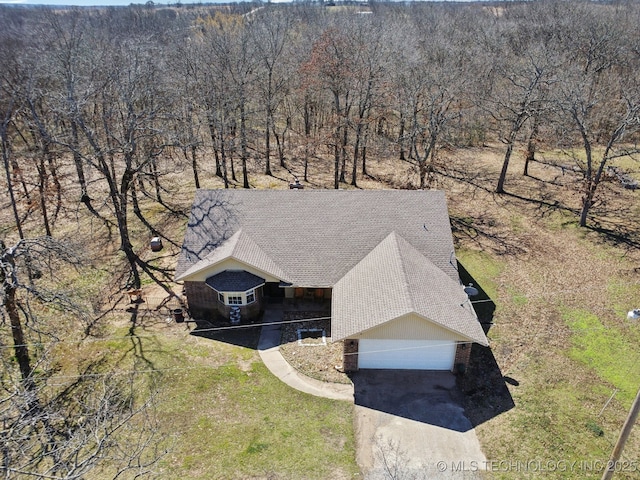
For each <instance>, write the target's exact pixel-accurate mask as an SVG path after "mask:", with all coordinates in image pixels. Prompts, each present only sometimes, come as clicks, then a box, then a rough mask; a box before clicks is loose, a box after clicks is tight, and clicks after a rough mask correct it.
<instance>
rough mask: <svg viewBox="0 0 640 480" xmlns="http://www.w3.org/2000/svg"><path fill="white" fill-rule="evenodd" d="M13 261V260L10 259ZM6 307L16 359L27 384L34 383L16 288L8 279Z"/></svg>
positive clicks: (6, 282)
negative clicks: (17, 303)
mask: <svg viewBox="0 0 640 480" xmlns="http://www.w3.org/2000/svg"><path fill="white" fill-rule="evenodd" d="M10 261H12V260H10ZM4 293H5V300H4V302H5V308H6V310H7V315H8V317H9V320H10V322H11V335H12V337H13V351H14V353H15V355H16V361H17V362H18V366H19V367H20V375H21V376H22V380H23V382H24V383H25V385H33V383H32V381H31V374H32V373H33V370H32V368H31V357H30V356H29V350H28V348H27V342H26V340H25V338H24V331H23V330H22V322H20V315H19V313H18V307H17V305H16V289H15V287H14V286H13V285H11V284H10V283H9V282H8V281H7V280H6V279H5V282H4Z"/></svg>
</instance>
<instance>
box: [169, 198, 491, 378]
mask: <svg viewBox="0 0 640 480" xmlns="http://www.w3.org/2000/svg"><path fill="white" fill-rule="evenodd" d="M176 280H177V281H183V282H184V289H185V294H186V297H187V302H188V306H189V310H190V312H191V315H192V316H194V317H195V318H198V317H207V316H208V317H212V316H223V317H226V318H231V319H235V320H236V321H237V319H238V318H239V319H240V321H243V320H249V319H253V318H256V317H258V316H259V315H260V313H261V311H263V309H264V308H265V306H266V305H267V303H268V302H269V301H275V299H277V301H284V302H286V301H293V300H294V299H295V298H296V297H297V296H310V297H313V298H316V299H319V300H323V301H326V302H330V303H331V335H332V340H333V341H339V340H343V341H344V368H345V369H346V370H351V371H353V370H357V369H363V368H387V369H424V370H464V367H465V366H466V364H467V363H468V359H469V352H470V350H471V348H470V347H471V344H472V343H474V342H475V343H479V344H481V345H485V346H486V345H488V341H487V338H486V336H485V334H484V332H483V330H482V328H481V326H480V323H479V322H478V319H477V317H476V314H475V312H474V310H473V306H472V305H471V302H470V301H469V298H468V296H467V294H466V293H465V291H464V289H463V285H462V284H461V282H460V278H459V275H458V266H457V261H456V257H455V253H454V249H453V239H452V235H451V226H450V221H449V215H448V212H447V205H446V200H445V196H444V193H443V192H441V191H422V190H421V191H401V190H368V191H361V190H349V191H345V190H298V189H292V190H198V191H197V192H196V196H195V200H194V203H193V207H192V209H191V217H190V219H189V223H188V225H187V231H186V235H185V240H184V244H183V246H182V251H181V253H180V257H179V259H178V265H177V268H176ZM280 299H282V300H280Z"/></svg>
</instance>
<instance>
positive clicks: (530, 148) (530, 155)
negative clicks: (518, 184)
mask: <svg viewBox="0 0 640 480" xmlns="http://www.w3.org/2000/svg"><path fill="white" fill-rule="evenodd" d="M537 135H538V117H537V116H535V117H533V127H531V135H529V140H528V141H527V156H526V157H525V159H524V171H523V172H522V174H523V175H524V176H525V177H528V176H529V162H533V161H535V159H536V136H537Z"/></svg>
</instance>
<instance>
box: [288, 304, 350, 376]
mask: <svg viewBox="0 0 640 480" xmlns="http://www.w3.org/2000/svg"><path fill="white" fill-rule="evenodd" d="M324 315H326V312H284V320H285V322H286V321H293V320H305V319H310V318H318V317H322V316H324ZM280 352H281V353H282V356H283V357H284V358H285V360H286V361H287V362H289V364H290V365H291V366H292V367H293V368H295V369H296V370H298V371H299V372H300V373H303V374H305V375H307V376H309V377H311V378H315V379H317V380H322V381H324V382H333V383H351V380H349V377H347V375H346V374H344V373H343V372H341V371H340V370H338V369H337V368H336V367H340V369H341V368H342V342H332V341H331V321H330V320H328V319H327V320H311V321H301V322H293V323H285V324H284V325H283V326H282V337H281V343H280Z"/></svg>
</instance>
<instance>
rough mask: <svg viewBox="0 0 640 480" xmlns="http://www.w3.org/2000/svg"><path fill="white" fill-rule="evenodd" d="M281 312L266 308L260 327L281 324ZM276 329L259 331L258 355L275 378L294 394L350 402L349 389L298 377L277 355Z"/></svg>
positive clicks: (278, 339)
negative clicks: (298, 391)
mask: <svg viewBox="0 0 640 480" xmlns="http://www.w3.org/2000/svg"><path fill="white" fill-rule="evenodd" d="M282 316H283V309H282V307H281V306H276V305H270V306H269V308H268V309H267V310H266V311H265V312H264V316H263V319H262V321H263V323H267V324H269V323H274V322H281V321H282ZM280 328H281V327H280V325H265V326H263V327H262V330H261V331H260V340H259V341H258V353H259V354H260V358H261V359H262V361H263V362H264V364H265V365H266V366H267V368H268V369H269V370H270V371H271V373H273V374H274V375H275V376H276V377H278V378H279V379H280V380H282V381H283V382H284V383H286V384H287V385H289V386H290V387H292V388H295V389H296V390H300V391H301V392H305V393H310V394H311V395H315V396H317V397H324V398H331V399H333V400H346V401H349V402H353V385H347V384H342V383H327V382H321V381H320V380H316V379H314V378H310V377H307V376H306V375H303V374H301V373H299V372H298V371H297V370H296V369H295V368H293V367H292V366H291V365H289V363H287V361H286V360H285V359H284V357H283V356H282V354H281V353H280V348H279V347H280Z"/></svg>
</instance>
